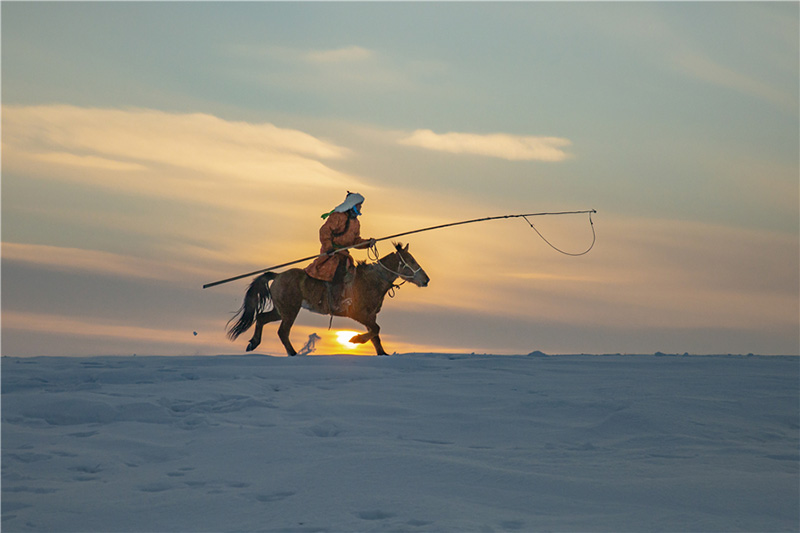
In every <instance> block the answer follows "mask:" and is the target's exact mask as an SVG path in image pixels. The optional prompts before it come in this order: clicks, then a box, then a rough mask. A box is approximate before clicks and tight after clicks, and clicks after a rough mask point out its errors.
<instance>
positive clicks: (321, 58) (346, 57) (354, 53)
mask: <svg viewBox="0 0 800 533" xmlns="http://www.w3.org/2000/svg"><path fill="white" fill-rule="evenodd" d="M374 55H375V53H374V52H373V51H372V50H367V49H366V48H362V47H360V46H348V47H346V48H337V49H334V50H315V51H311V52H306V53H305V54H303V56H302V57H303V59H304V60H306V61H308V62H311V63H351V62H357V61H364V60H367V59H370V58H372V57H373V56H374Z"/></svg>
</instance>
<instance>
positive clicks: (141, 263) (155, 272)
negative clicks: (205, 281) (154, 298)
mask: <svg viewBox="0 0 800 533" xmlns="http://www.w3.org/2000/svg"><path fill="white" fill-rule="evenodd" d="M2 253H3V261H14V262H19V263H28V264H31V265H34V266H37V267H42V268H47V269H50V270H57V271H59V272H84V273H89V274H99V275H104V276H116V277H122V278H134V279H147V280H160V281H172V280H176V279H181V278H185V277H186V275H187V274H192V275H202V274H203V270H202V269H200V268H199V267H197V268H195V267H191V266H182V265H176V264H174V263H173V264H169V263H166V262H164V261H158V260H152V259H143V258H138V257H133V256H130V255H123V254H115V253H111V252H103V251H98V250H84V249H79V248H67V247H62V246H46V245H40V244H22V243H13V242H4V243H2Z"/></svg>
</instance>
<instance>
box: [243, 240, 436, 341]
mask: <svg viewBox="0 0 800 533" xmlns="http://www.w3.org/2000/svg"><path fill="white" fill-rule="evenodd" d="M376 255H377V254H376ZM397 278H401V279H402V280H403V281H410V282H411V283H413V284H414V285H416V286H418V287H427V285H428V282H429V281H430V278H428V275H427V274H426V273H425V271H424V270H422V267H420V266H419V264H418V263H417V261H416V259H414V257H413V256H412V255H411V254H410V253H409V252H408V245H407V244H406V246H405V248H404V247H403V246H402V245H401V244H397V243H396V244H395V251H394V252H392V253H391V254H389V255H387V256H385V257H382V258H380V259H378V260H377V261H376V262H374V263H371V264H366V263H364V262H360V263H359V264H358V266H357V267H356V273H355V277H354V278H353V289H352V303H351V305H350V306H349V307H348V308H347V309H345V310H337V311H334V312H333V313H331V309H330V305H329V301H328V294H329V291H328V288H327V286H326V284H325V282H324V281H320V280H317V279H314V278H312V277H310V276H309V275H308V274H306V273H305V271H304V270H302V269H300V268H292V269H290V270H287V271H285V272H281V273H279V274H276V273H274V272H267V273H265V274H261V275H260V276H258V277H257V278H255V279H254V280H253V282H252V283H251V284H250V287H249V288H248V289H247V293H246V294H245V297H244V303H243V304H242V307H241V308H240V309H239V312H238V313H237V314H236V316H234V317H233V318H232V319H231V321H233V320H236V317H237V316H238V317H239V319H238V320H237V321H236V323H234V324H233V325H232V326H231V327H230V329H228V338H230V339H231V340H234V339H236V338H237V337H238V336H239V335H241V334H242V333H244V332H245V331H247V330H248V329H249V328H250V326H252V325H253V322H255V324H256V330H255V333H253V338H252V339H250V343H249V344H248V345H247V351H248V352H250V351H253V350H255V349H256V347H257V346H258V345H259V344H261V330H262V329H264V324H267V323H269V322H275V321H277V320H280V321H281V325H280V326H279V327H278V337H280V339H281V342H282V343H283V346H284V347H285V348H286V353H288V354H289V355H296V354H297V352H296V351H295V349H294V347H292V343H291V342H289V332H290V331H291V329H292V324H294V321H295V319H296V318H297V314H298V313H299V312H300V308H301V307H305V308H306V309H308V310H310V311H311V312H314V313H319V314H323V315H327V314H334V315H336V316H346V317H349V318H352V319H353V320H355V321H356V322H360V323H361V324H363V325H365V326H366V327H367V332H366V333H362V334H361V335H356V336H354V337H353V338H352V339H350V342H352V343H356V344H361V343H364V342H367V341H372V344H373V345H374V346H375V351H376V352H377V354H378V355H386V351H385V350H384V349H383V346H382V345H381V338H380V336H379V335H378V333H379V332H380V330H381V328H380V326H378V324H377V322H375V319H376V317H377V315H378V313H379V312H380V310H381V306H382V305H383V299H384V297H385V296H386V293H387V292H389V290H390V289H392V288H393V287H396V285H395V284H394V282H395V281H396V280H397ZM270 281H272V285H271V286H270V285H269V282H270ZM270 300H271V301H272V309H271V310H269V311H265V308H266V305H267V302H269V301H270ZM229 323H230V322H229Z"/></svg>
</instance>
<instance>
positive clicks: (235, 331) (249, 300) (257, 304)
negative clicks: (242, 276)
mask: <svg viewBox="0 0 800 533" xmlns="http://www.w3.org/2000/svg"><path fill="white" fill-rule="evenodd" d="M275 276H277V274H275V273H274V272H265V273H264V274H261V275H260V276H258V277H257V278H255V279H254V280H253V282H252V283H250V287H249V288H248V289H247V292H246V293H245V295H244V303H242V307H240V308H239V311H237V312H236V314H235V315H234V316H233V318H231V319H230V320H229V321H228V324H230V323H231V322H233V321H234V320H236V318H237V317H238V318H239V319H238V320H236V323H235V324H233V325H232V326H231V327H230V328H228V338H229V339H230V340H235V339H236V338H237V337H238V336H239V335H241V334H242V333H244V332H245V331H247V330H248V329H249V328H250V326H252V325H253V322H255V320H256V315H257V314H258V313H261V312H262V311H264V309H265V308H266V306H267V302H269V301H271V300H272V294H271V293H270V290H269V285H268V283H269V282H270V281H272V280H273V279H275Z"/></svg>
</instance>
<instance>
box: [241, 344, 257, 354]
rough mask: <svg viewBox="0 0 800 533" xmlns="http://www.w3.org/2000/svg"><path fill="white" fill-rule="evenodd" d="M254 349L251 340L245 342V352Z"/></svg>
mask: <svg viewBox="0 0 800 533" xmlns="http://www.w3.org/2000/svg"><path fill="white" fill-rule="evenodd" d="M255 349H256V347H255V346H254V345H253V343H252V342H249V343H247V348H245V350H244V351H246V352H252V351H253V350H255Z"/></svg>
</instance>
